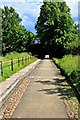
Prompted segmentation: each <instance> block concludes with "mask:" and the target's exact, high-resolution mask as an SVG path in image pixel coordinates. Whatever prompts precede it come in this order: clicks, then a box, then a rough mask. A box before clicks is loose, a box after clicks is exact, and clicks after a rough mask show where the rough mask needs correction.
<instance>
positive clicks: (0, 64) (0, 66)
mask: <svg viewBox="0 0 80 120" xmlns="http://www.w3.org/2000/svg"><path fill="white" fill-rule="evenodd" d="M0 74H1V76H3V67H2V61H0Z"/></svg>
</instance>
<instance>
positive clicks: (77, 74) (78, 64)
mask: <svg viewBox="0 0 80 120" xmlns="http://www.w3.org/2000/svg"><path fill="white" fill-rule="evenodd" d="M53 60H54V61H55V63H56V64H57V65H58V66H59V67H60V68H61V69H62V70H63V71H64V73H65V74H66V75H67V76H68V77H69V80H71V81H72V83H73V84H74V86H75V87H76V88H77V90H78V91H80V56H77V55H76V56H74V55H66V56H64V57H63V58H61V59H57V58H53ZM61 89H64V91H63V92H64V93H65V94H66V95H67V99H65V103H66V107H67V110H68V114H69V116H71V117H72V116H73V118H76V119H77V118H78V116H79V112H78V111H79V109H80V108H79V102H78V100H77V98H76V95H75V93H74V91H73V90H72V89H70V88H69V86H67V85H66V83H64V85H62V88H61Z"/></svg>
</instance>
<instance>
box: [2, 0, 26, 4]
mask: <svg viewBox="0 0 80 120" xmlns="http://www.w3.org/2000/svg"><path fill="white" fill-rule="evenodd" d="M12 2H13V3H19V2H21V3H25V0H3V1H0V3H12Z"/></svg>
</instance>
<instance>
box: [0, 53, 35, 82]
mask: <svg viewBox="0 0 80 120" xmlns="http://www.w3.org/2000/svg"><path fill="white" fill-rule="evenodd" d="M28 56H30V55H29V54H28V53H21V54H19V53H14V54H13V53H11V54H7V55H6V56H5V57H0V58H1V59H0V60H2V62H3V64H2V68H3V76H0V82H2V81H4V80H6V79H7V78H9V77H10V76H11V75H12V74H14V73H16V72H17V71H19V70H21V69H22V68H24V67H26V66H27V65H29V64H31V63H32V62H34V61H35V60H37V58H36V57H32V58H30V59H29V58H28ZM22 57H23V58H24V61H23V62H22ZM17 58H19V59H20V60H19V64H18V59H17ZM10 59H13V71H12V70H11V61H10ZM15 59H16V60H15ZM7 61H8V62H7Z"/></svg>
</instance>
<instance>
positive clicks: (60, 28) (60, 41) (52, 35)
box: [35, 2, 74, 51]
mask: <svg viewBox="0 0 80 120" xmlns="http://www.w3.org/2000/svg"><path fill="white" fill-rule="evenodd" d="M35 28H36V30H37V35H38V37H39V38H40V42H41V44H42V46H43V47H44V46H47V47H45V48H46V49H48V50H53V49H54V50H53V51H56V50H57V49H58V48H59V47H60V49H61V48H63V46H64V44H66V43H68V42H70V41H71V40H72V32H73V30H74V22H73V20H72V18H71V14H70V8H69V7H68V6H67V4H66V2H44V3H43V5H42V6H41V11H40V16H39V17H38V20H37V23H36V25H35ZM57 46H58V47H57ZM51 48H52V49H51Z"/></svg>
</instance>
